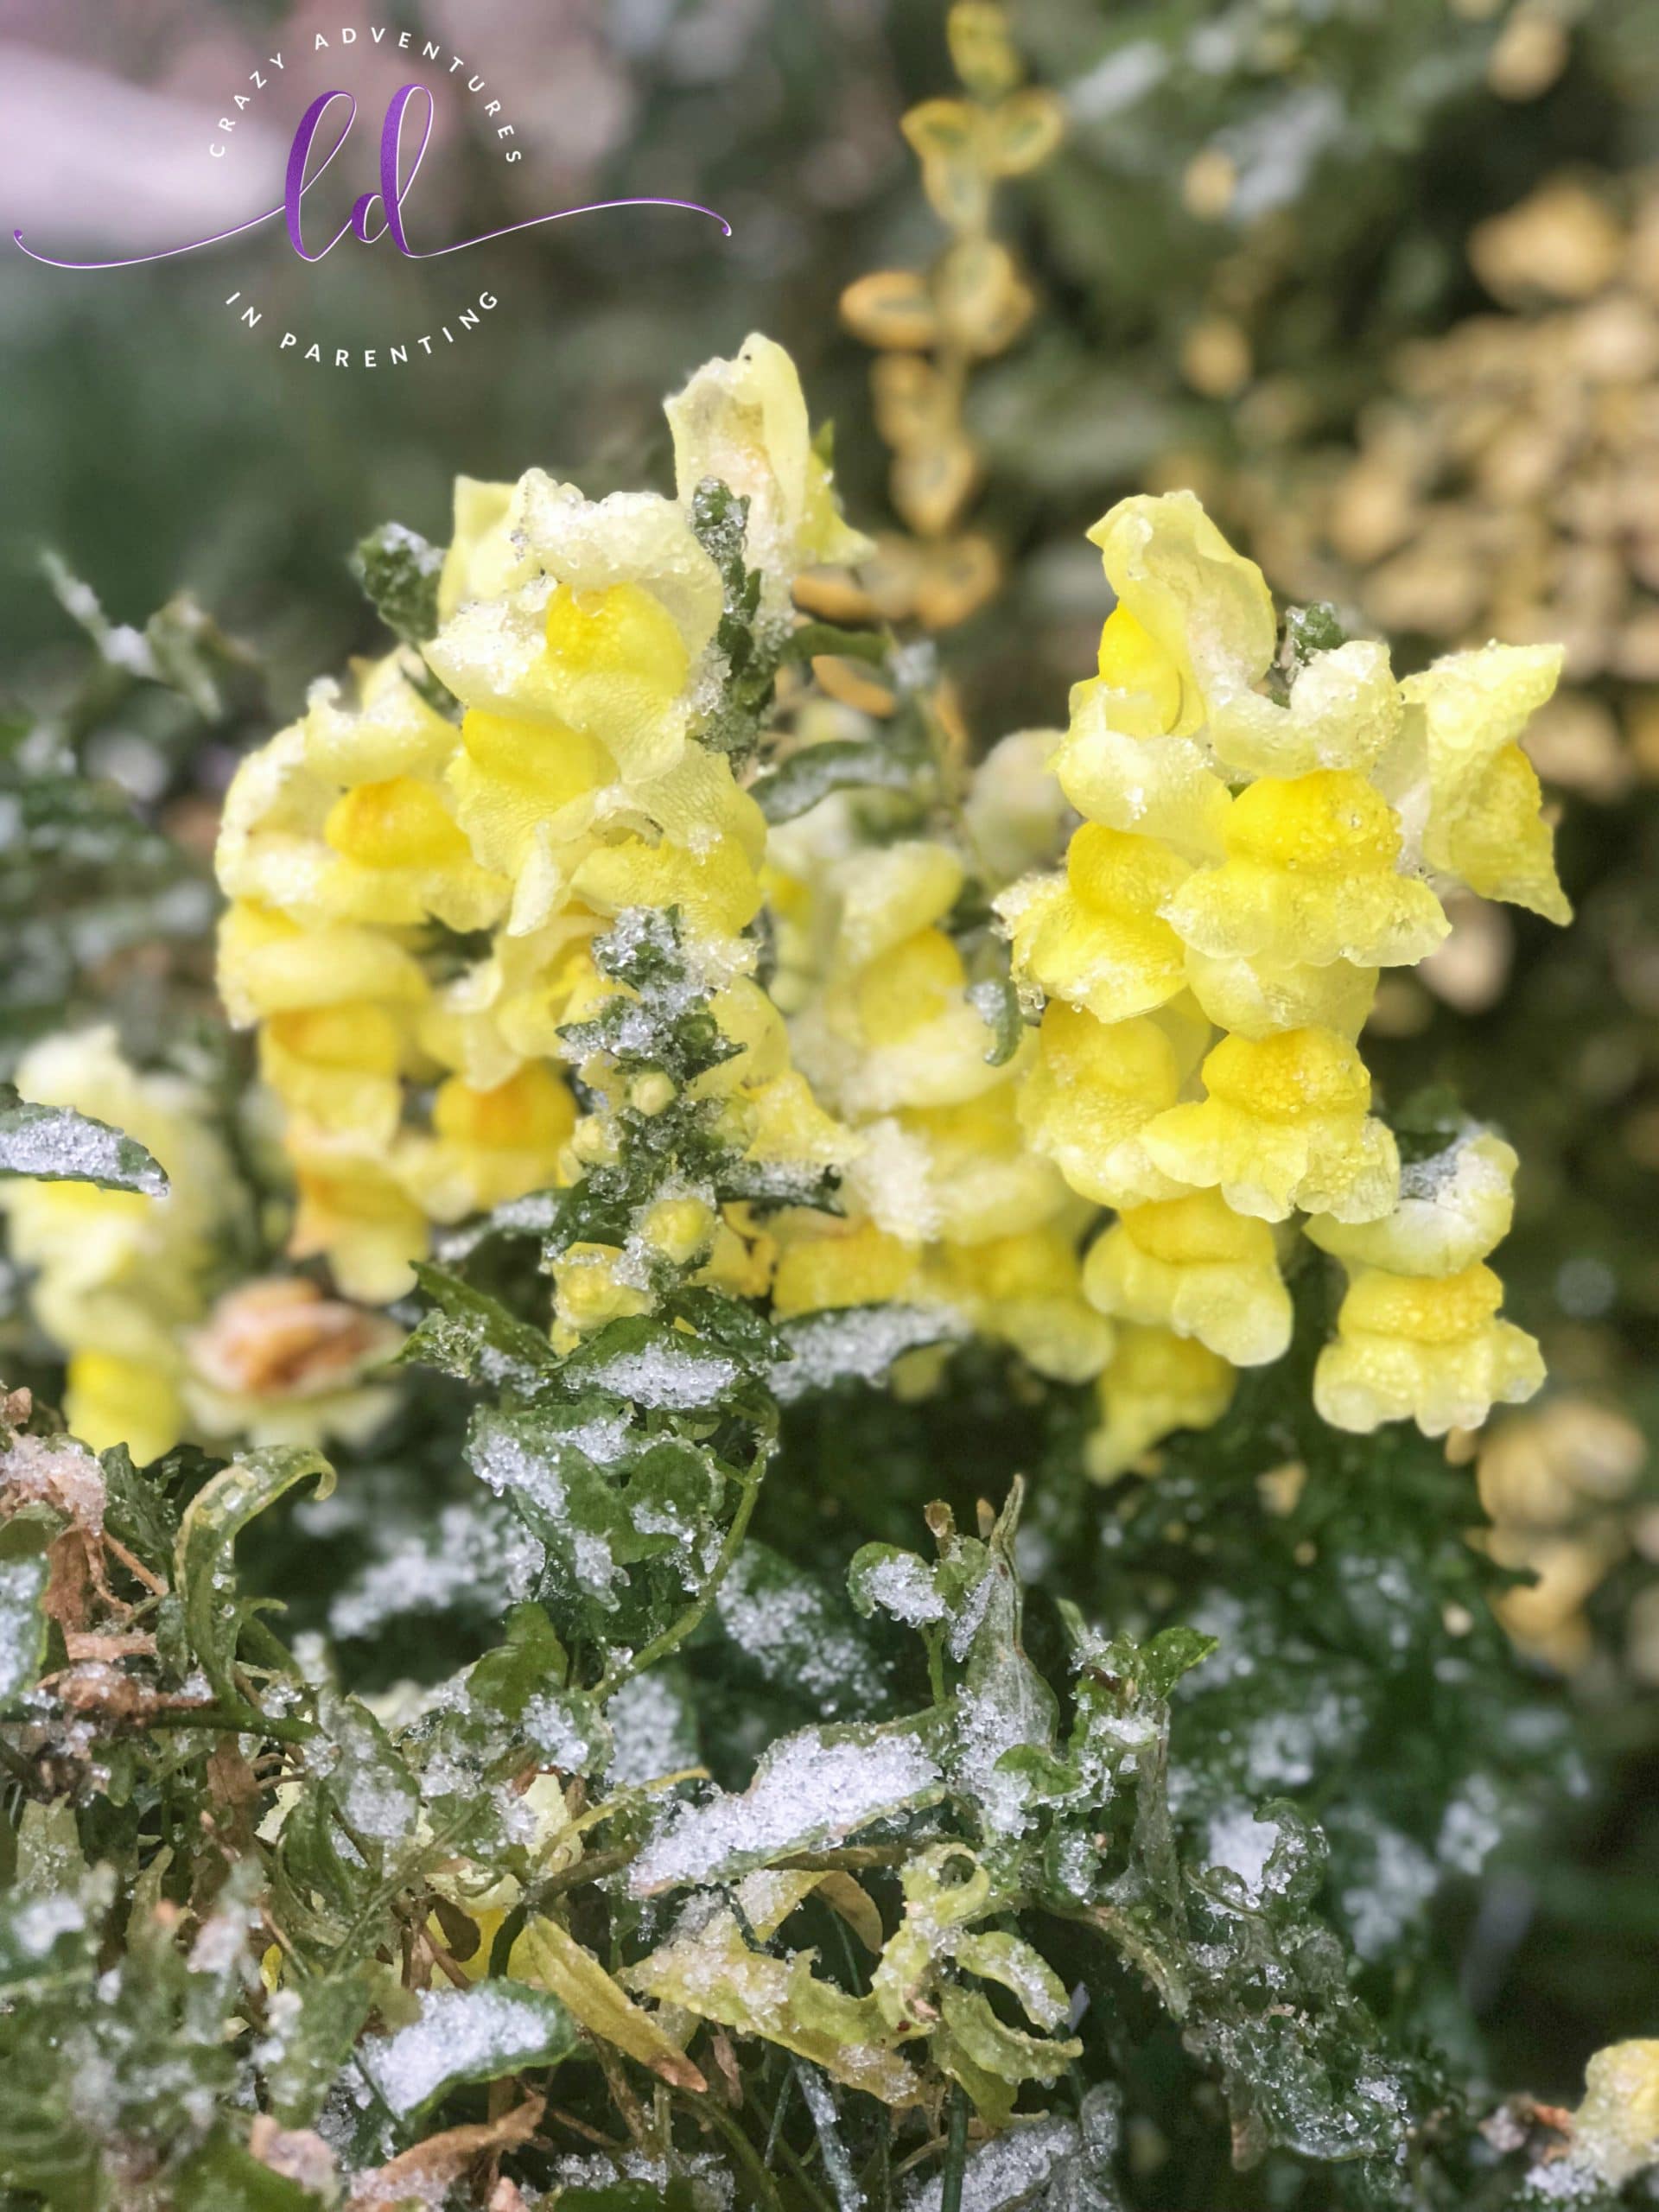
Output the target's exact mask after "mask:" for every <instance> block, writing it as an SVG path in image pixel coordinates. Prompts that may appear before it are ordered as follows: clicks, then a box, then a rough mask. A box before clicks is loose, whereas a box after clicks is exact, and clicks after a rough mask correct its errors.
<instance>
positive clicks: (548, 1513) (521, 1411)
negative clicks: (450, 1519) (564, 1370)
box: [467, 1400, 633, 1611]
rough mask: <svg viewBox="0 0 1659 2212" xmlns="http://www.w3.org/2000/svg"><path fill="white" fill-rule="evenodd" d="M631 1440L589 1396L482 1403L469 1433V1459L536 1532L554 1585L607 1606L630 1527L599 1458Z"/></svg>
mask: <svg viewBox="0 0 1659 2212" xmlns="http://www.w3.org/2000/svg"><path fill="white" fill-rule="evenodd" d="M628 1441H629V1440H628V1433H627V1426H626V1421H624V1420H623V1419H622V1418H621V1417H620V1415H619V1414H618V1413H617V1411H616V1409H615V1408H613V1407H610V1406H607V1405H605V1404H604V1403H603V1402H598V1401H593V1400H586V1401H577V1402H575V1403H574V1404H570V1405H550V1406H537V1407H529V1406H514V1407H505V1406H480V1408H479V1409H478V1411H477V1412H476V1413H475V1414H474V1416H473V1421H472V1426H471V1427H470V1428H469V1429H468V1431H467V1464H468V1465H469V1466H470V1467H471V1468H472V1470H473V1472H474V1474H475V1475H477V1476H478V1478H480V1481H482V1482H485V1483H487V1484H488V1485H489V1487H490V1488H491V1489H492V1490H493V1491H494V1492H495V1493H496V1495H497V1497H504V1498H505V1499H506V1501H507V1503H509V1504H510V1505H511V1506H512V1509H513V1510H514V1511H515V1512H516V1513H517V1514H518V1516H519V1517H520V1518H521V1519H522V1520H523V1521H524V1524H525V1526H526V1527H527V1528H529V1529H531V1532H532V1533H533V1534H534V1535H537V1536H539V1537H540V1538H541V1540H542V1542H543V1545H544V1546H545V1547H546V1549H547V1567H548V1572H549V1574H550V1578H551V1580H552V1581H553V1583H554V1585H555V1587H556V1589H557V1590H558V1591H559V1592H560V1593H561V1594H563V1595H564V1596H566V1597H567V1598H569V1599H578V1600H579V1599H586V1600H587V1601H588V1603H589V1604H591V1605H597V1606H598V1607H600V1608H601V1610H602V1611H612V1610H613V1609H614V1607H615V1606H616V1605H617V1603H618V1595H619V1592H618V1586H619V1585H621V1584H625V1583H626V1573H625V1570H624V1560H625V1559H626V1557H627V1556H629V1555H630V1554H632V1553H633V1544H632V1535H633V1531H632V1524H631V1523H630V1522H629V1520H628V1516H627V1514H626V1510H624V1507H623V1503H622V1499H621V1497H620V1492H619V1491H618V1489H617V1487H616V1486H615V1485H614V1484H613V1483H612V1482H611V1481H609V1480H607V1477H606V1475H605V1473H604V1471H603V1469H602V1467H601V1465H600V1464H599V1461H600V1460H601V1459H609V1458H611V1457H613V1455H617V1454H620V1453H624V1452H626V1451H627V1449H628Z"/></svg>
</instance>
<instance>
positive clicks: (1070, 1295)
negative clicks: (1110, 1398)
mask: <svg viewBox="0 0 1659 2212" xmlns="http://www.w3.org/2000/svg"><path fill="white" fill-rule="evenodd" d="M925 1280H926V1287H927V1289H928V1290H929V1292H930V1293H931V1294H932V1295H933V1296H934V1297H935V1298H936V1299H937V1300H938V1302H939V1303H940V1304H941V1305H944V1306H952V1307H954V1308H955V1310H956V1311H957V1313H960V1314H961V1315H962V1317H963V1319H964V1320H965V1321H966V1322H967V1323H968V1324H969V1326H970V1327H972V1328H974V1329H976V1330H977V1331H978V1332H980V1334H981V1335H982V1336H987V1337H991V1338H995V1339H996V1340H998V1341H1000V1342H1001V1343H1004V1344H1011V1345H1012V1346H1013V1347H1014V1350H1015V1351H1017V1352H1019V1354H1020V1357H1022V1358H1023V1359H1025V1360H1026V1361H1027V1363H1028V1364H1029V1365H1030V1366H1032V1367H1033V1368H1035V1370H1037V1372H1038V1374H1039V1375H1046V1376H1050V1377H1052V1379H1053V1380H1054V1381H1055V1382H1058V1383H1086V1382H1088V1381H1089V1380H1090V1377H1091V1376H1096V1375H1098V1374H1099V1372H1100V1370H1101V1369H1102V1368H1103V1366H1104V1364H1105V1363H1106V1362H1107V1360H1108V1359H1109V1357H1111V1353H1112V1343H1113V1330H1112V1327H1111V1324H1110V1323H1109V1321H1107V1320H1105V1319H1103V1318H1102V1316H1101V1315H1100V1314H1099V1313H1097V1312H1096V1311H1095V1309H1094V1308H1093V1307H1092V1306H1090V1305H1089V1304H1088V1302H1087V1301H1086V1300H1085V1299H1084V1295H1083V1288H1082V1268H1081V1267H1080V1265H1079V1262H1078V1260H1077V1248H1076V1246H1075V1244H1074V1243H1073V1242H1072V1239H1071V1236H1069V1235H1067V1233H1066V1232H1065V1230H1064V1229H1062V1228H1060V1227H1059V1226H1058V1225H1056V1224H1051V1225H1050V1226H1048V1227H1046V1228H1043V1229H1030V1230H1022V1231H1020V1232H1017V1233H1015V1234H1014V1235H1011V1236H1000V1237H994V1238H990V1239H988V1240H986V1241H985V1242H983V1243H976V1244H950V1243H946V1244H944V1245H941V1246H939V1247H938V1248H937V1249H936V1250H935V1252H934V1253H933V1254H932V1255H930V1259H929V1262H928V1265H927V1268H926V1272H925Z"/></svg>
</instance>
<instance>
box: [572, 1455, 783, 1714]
mask: <svg viewBox="0 0 1659 2212" xmlns="http://www.w3.org/2000/svg"><path fill="white" fill-rule="evenodd" d="M771 1457H772V1438H771V1437H770V1436H768V1437H766V1438H765V1439H764V1440H763V1441H762V1443H761V1445H760V1450H759V1451H758V1452H756V1453H755V1455H754V1458H753V1459H752V1460H751V1462H750V1463H749V1471H748V1472H747V1475H746V1476H745V1477H744V1478H743V1495H742V1496H741V1497H740V1498H739V1499H738V1501H737V1510H736V1512H735V1513H734V1514H733V1516H732V1525H731V1526H730V1528H729V1529H727V1531H726V1541H725V1542H724V1543H723V1544H721V1548H720V1557H719V1558H718V1559H717V1560H715V1564H714V1568H713V1570H712V1572H711V1573H710V1574H709V1578H708V1580H707V1581H706V1582H704V1584H703V1586H702V1589H701V1590H699V1591H698V1592H697V1594H696V1597H695V1598H694V1599H692V1600H691V1603H690V1605H688V1606H687V1607H686V1609H685V1611H683V1613H682V1614H680V1616H679V1618H677V1620H672V1621H671V1622H670V1623H669V1624H668V1626H667V1627H666V1628H665V1629H664V1630H663V1632H662V1634H661V1635H660V1636H654V1637H652V1640H651V1642H650V1643H647V1644H645V1645H644V1646H643V1647H642V1648H641V1649H639V1650H638V1651H636V1652H635V1653H634V1655H633V1656H632V1658H631V1659H627V1660H625V1661H624V1662H622V1663H621V1664H620V1666H617V1667H613V1668H612V1669H611V1670H610V1672H609V1673H608V1674H607V1675H606V1676H605V1678H604V1680H603V1681H601V1683H600V1685H599V1687H598V1688H597V1689H596V1690H595V1691H594V1696H595V1698H597V1699H598V1700H600V1702H601V1704H602V1703H603V1702H604V1700H606V1699H607V1697H611V1696H613V1695H614V1694H615V1693H616V1692H617V1691H618V1690H620V1688H621V1687H622V1685H623V1683H624V1682H627V1681H632V1679H633V1677H634V1676H635V1675H643V1674H644V1673H645V1669H646V1668H647V1667H654V1666H655V1665H656V1664H657V1662H658V1660H659V1659H666V1658H667V1656H668V1655H669V1653H670V1652H671V1651H677V1649H679V1647H680V1645H681V1644H682V1643H684V1641H685V1639H686V1637H688V1636H690V1633H691V1631H692V1630H693V1629H694V1628H696V1625H697V1624H698V1622H699V1621H701V1620H702V1617H703V1615H704V1614H705V1613H706V1612H707V1611H708V1610H709V1606H710V1605H713V1603H714V1601H715V1594H716V1592H718V1591H719V1588H720V1586H721V1583H722V1582H723V1581H724V1580H726V1577H727V1576H728V1574H729V1573H731V1571H732V1562H733V1560H735V1559H736V1557H737V1555H738V1554H739V1552H740V1551H741V1550H742V1548H743V1539H744V1537H745V1536H746V1535H747V1533H748V1527H749V1518H750V1516H751V1515H752V1514H753V1511H754V1501H755V1499H756V1498H757V1497H759V1496H760V1478H761V1477H762V1476H763V1475H764V1474H765V1473H766V1462H767V1461H768V1459H771Z"/></svg>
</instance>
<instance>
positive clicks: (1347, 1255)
mask: <svg viewBox="0 0 1659 2212" xmlns="http://www.w3.org/2000/svg"><path fill="white" fill-rule="evenodd" d="M1518 1164H1519V1163H1518V1161H1517V1160H1516V1154H1515V1151H1514V1149H1513V1147H1511V1146H1510V1145H1507V1144H1505V1143H1504V1141H1503V1138H1502V1137H1498V1136H1494V1135H1492V1133H1491V1130H1490V1129H1478V1130H1471V1131H1470V1132H1469V1133H1468V1134H1467V1135H1465V1136H1462V1137H1459V1139H1458V1140H1457V1141H1456V1142H1455V1143H1452V1144H1450V1145H1448V1146H1447V1147H1446V1149H1445V1150H1444V1151H1443V1152H1437V1153H1433V1154H1430V1156H1429V1157H1428V1158H1427V1160H1417V1161H1414V1163H1413V1164H1412V1165H1410V1166H1407V1167H1404V1168H1402V1170H1401V1173H1400V1201H1399V1204H1398V1205H1396V1206H1395V1209H1394V1211H1393V1212H1392V1213H1389V1214H1385V1215H1384V1216H1383V1218H1382V1219H1381V1220H1380V1221H1369V1222H1353V1223H1348V1222H1340V1221H1334V1220H1331V1219H1328V1218H1326V1217H1324V1216H1323V1215H1315V1216H1314V1217H1313V1219H1311V1220H1310V1221H1309V1222H1308V1223H1307V1224H1306V1228H1307V1234H1308V1236H1309V1237H1310V1238H1311V1239H1312V1241H1313V1243H1315V1244H1317V1245H1318V1246H1319V1249H1320V1250H1321V1251H1325V1252H1330V1253H1332V1254H1333V1255H1335V1256H1336V1257H1337V1258H1338V1260H1341V1261H1342V1262H1344V1264H1345V1265H1347V1266H1349V1267H1351V1268H1360V1267H1364V1268H1386V1269H1387V1270H1388V1271H1389V1273H1390V1274H1398V1275H1451V1274H1461V1272H1462V1271H1463V1269H1464V1268H1466V1267H1469V1266H1470V1265H1471V1263H1472V1262H1474V1261H1476V1260H1484V1258H1485V1256H1486V1255H1487V1254H1488V1253H1489V1252H1490V1251H1491V1249H1492V1248H1493V1246H1494V1245H1497V1244H1500V1243H1502V1242H1503V1239H1504V1237H1506V1236H1508V1235H1509V1233H1510V1220H1511V1218H1512V1217H1513V1215H1514V1212H1515V1188H1514V1185H1515V1171H1516V1166H1518Z"/></svg>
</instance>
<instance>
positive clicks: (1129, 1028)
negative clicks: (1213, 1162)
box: [1018, 1000, 1187, 1206]
mask: <svg viewBox="0 0 1659 2212" xmlns="http://www.w3.org/2000/svg"><path fill="white" fill-rule="evenodd" d="M1184 1073H1185V1070H1184V1067H1183V1063H1182V1056H1181V1053H1180V1051H1179V1046H1178V1044H1177V1042H1176V1041H1175V1039H1173V1037H1172V1035H1171V1033H1170V1029H1169V1027H1168V1026H1167V1025H1166V1023H1164V1022H1163V1021H1161V1020H1154V1019H1151V1018H1142V1019H1141V1020H1135V1021H1118V1022H1110V1023H1108V1022H1104V1021H1096V1019H1095V1017H1094V1015H1093V1014H1089V1013H1086V1012H1085V1011H1084V1009H1083V1008H1082V1007H1070V1006H1067V1005H1065V1003H1064V1002H1063V1001H1058V1000H1057V1001H1054V1002H1053V1003H1052V1004H1051V1005H1050V1006H1049V1007H1047V1009H1046V1012H1045V1013H1044V1015H1043V1019H1042V1026H1041V1027H1040V1028H1039V1031H1038V1042H1037V1053H1036V1058H1035V1059H1034V1060H1033V1063H1032V1065H1031V1068H1030V1071H1029V1072H1028V1073H1027V1075H1026V1077H1025V1078H1024V1080H1023V1081H1022V1083H1021V1084H1020V1093H1019V1103H1018V1112H1019V1117H1020V1127H1021V1128H1023V1129H1024V1131H1025V1133H1026V1136H1027V1141H1028V1142H1029V1143H1030V1144H1031V1145H1032V1147H1033V1149H1034V1150H1036V1151H1037V1152H1039V1153H1041V1154H1043V1155H1044V1157H1045V1158H1046V1159H1049V1160H1052V1161H1053V1162H1054V1165H1055V1166H1057V1167H1058V1169H1059V1171H1060V1173H1061V1174H1062V1175H1064V1176H1065V1179H1066V1181H1067V1182H1068V1183H1069V1184H1070V1185H1071V1188H1072V1189H1073V1190H1074V1191H1076V1192H1077V1194H1078V1195H1079V1196H1080V1197H1082V1198H1090V1199H1092V1200H1093V1201H1094V1202H1095V1204H1096V1205H1106V1206H1124V1205H1139V1204H1141V1203H1142V1202H1144V1201H1145V1200H1147V1199H1150V1198H1173V1197H1176V1196H1178V1195H1179V1192H1181V1191H1183V1190H1184V1189H1185V1188H1186V1187H1187V1185H1185V1182H1184V1181H1182V1180H1180V1179H1177V1178H1174V1177H1172V1176H1169V1175H1166V1174H1165V1173H1164V1172H1163V1170H1162V1169H1161V1168H1160V1167H1159V1166H1157V1165H1156V1164H1155V1163H1154V1160H1152V1159H1151V1158H1150V1156H1149V1155H1148V1154H1147V1150H1146V1147H1145V1145H1144V1144H1143V1142H1142V1135H1143V1133H1144V1131H1145V1130H1146V1129H1147V1127H1148V1126H1149V1124H1150V1123H1151V1122H1153V1121H1154V1118H1155V1117H1156V1116H1159V1115H1160V1114H1161V1113H1164V1112H1165V1111H1166V1109H1168V1108H1170V1107H1171V1106H1173V1104H1174V1103H1175V1101H1176V1100H1177V1098H1178V1097H1179V1096H1180V1090H1181V1084H1182V1080H1183V1076H1184Z"/></svg>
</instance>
